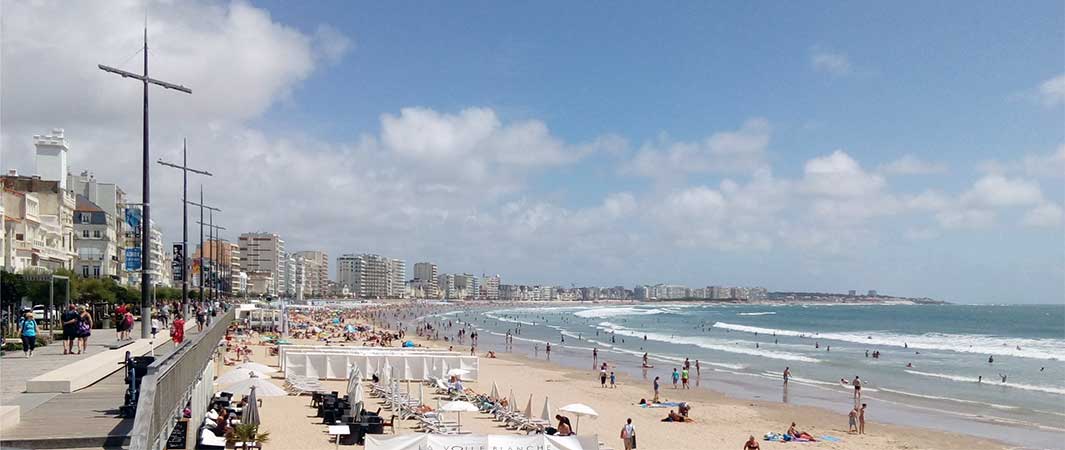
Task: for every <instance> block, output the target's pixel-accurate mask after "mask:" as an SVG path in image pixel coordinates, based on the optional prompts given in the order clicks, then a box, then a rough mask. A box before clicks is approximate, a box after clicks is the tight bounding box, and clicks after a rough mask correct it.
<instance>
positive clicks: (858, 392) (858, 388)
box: [851, 375, 862, 403]
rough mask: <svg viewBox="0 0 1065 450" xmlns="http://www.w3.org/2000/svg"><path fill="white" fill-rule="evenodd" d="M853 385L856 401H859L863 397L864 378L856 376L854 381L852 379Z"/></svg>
mask: <svg viewBox="0 0 1065 450" xmlns="http://www.w3.org/2000/svg"><path fill="white" fill-rule="evenodd" d="M851 386H854V401H855V403H857V402H858V401H859V400H861V399H862V380H861V379H859V378H858V375H855V376H854V381H851Z"/></svg>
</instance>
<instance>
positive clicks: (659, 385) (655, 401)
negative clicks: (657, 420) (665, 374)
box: [652, 376, 662, 403]
mask: <svg viewBox="0 0 1065 450" xmlns="http://www.w3.org/2000/svg"><path fill="white" fill-rule="evenodd" d="M659 378H661V377H657V376H656V377H655V381H654V384H653V386H654V389H655V398H654V400H652V403H658V389H659V388H661V387H662V384H661V383H659V382H658V380H659Z"/></svg>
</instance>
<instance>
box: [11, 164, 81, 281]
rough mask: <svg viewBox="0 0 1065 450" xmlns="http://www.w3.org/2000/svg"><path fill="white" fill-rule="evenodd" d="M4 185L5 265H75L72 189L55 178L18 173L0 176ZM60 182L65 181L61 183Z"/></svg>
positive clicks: (14, 267) (14, 268)
mask: <svg viewBox="0 0 1065 450" xmlns="http://www.w3.org/2000/svg"><path fill="white" fill-rule="evenodd" d="M0 178H2V181H3V187H4V205H5V211H4V228H5V230H4V231H5V233H4V234H5V235H6V238H7V242H6V244H5V245H4V250H5V253H6V254H5V256H4V258H3V260H4V261H5V266H6V267H9V268H10V269H11V270H12V271H21V270H24V269H26V268H31V267H40V268H44V269H47V270H56V269H68V270H72V269H73V266H74V259H75V256H76V254H75V252H74V208H75V206H76V199H75V196H74V193H73V192H72V191H69V190H66V189H63V188H61V187H60V185H61V183H60V181H58V180H43V179H41V178H40V177H36V176H34V177H27V176H20V175H18V174H17V173H15V172H11V173H9V174H8V175H6V176H3V177H0ZM62 184H65V182H64V183H62Z"/></svg>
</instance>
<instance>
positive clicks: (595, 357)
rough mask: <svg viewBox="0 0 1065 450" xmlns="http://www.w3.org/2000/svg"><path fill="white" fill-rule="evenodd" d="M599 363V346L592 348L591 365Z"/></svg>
mask: <svg viewBox="0 0 1065 450" xmlns="http://www.w3.org/2000/svg"><path fill="white" fill-rule="evenodd" d="M598 365H599V347H596V348H593V349H592V367H593V368H594V367H595V366H598Z"/></svg>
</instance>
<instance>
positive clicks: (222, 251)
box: [189, 239, 246, 294]
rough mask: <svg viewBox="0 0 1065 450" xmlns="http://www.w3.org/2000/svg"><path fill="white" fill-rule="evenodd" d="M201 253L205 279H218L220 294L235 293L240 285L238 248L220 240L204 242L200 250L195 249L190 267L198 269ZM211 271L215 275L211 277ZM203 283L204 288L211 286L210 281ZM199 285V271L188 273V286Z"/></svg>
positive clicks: (198, 248)
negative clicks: (213, 277)
mask: <svg viewBox="0 0 1065 450" xmlns="http://www.w3.org/2000/svg"><path fill="white" fill-rule="evenodd" d="M201 253H203V266H204V267H205V268H206V269H207V270H206V271H205V272H204V276H205V279H206V278H208V277H211V276H215V277H220V279H221V281H222V283H221V286H220V289H221V290H222V292H225V293H229V294H232V293H234V292H236V289H235V287H236V286H237V285H239V284H240V283H241V279H240V272H241V265H240V246H238V245H237V244H234V243H232V242H229V241H226V240H221V239H209V240H206V241H204V242H203V247H202V248H200V247H199V246H197V247H196V251H195V252H194V253H193V254H192V260H191V261H190V262H191V264H190V267H199V264H200V254H201ZM215 259H217V261H215ZM212 271H214V273H215V275H211V273H212ZM205 283H206V285H205V287H211V286H212V282H211V281H205ZM245 284H246V282H245ZM199 285H200V271H199V269H196V270H193V271H191V272H189V286H190V287H199Z"/></svg>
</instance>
